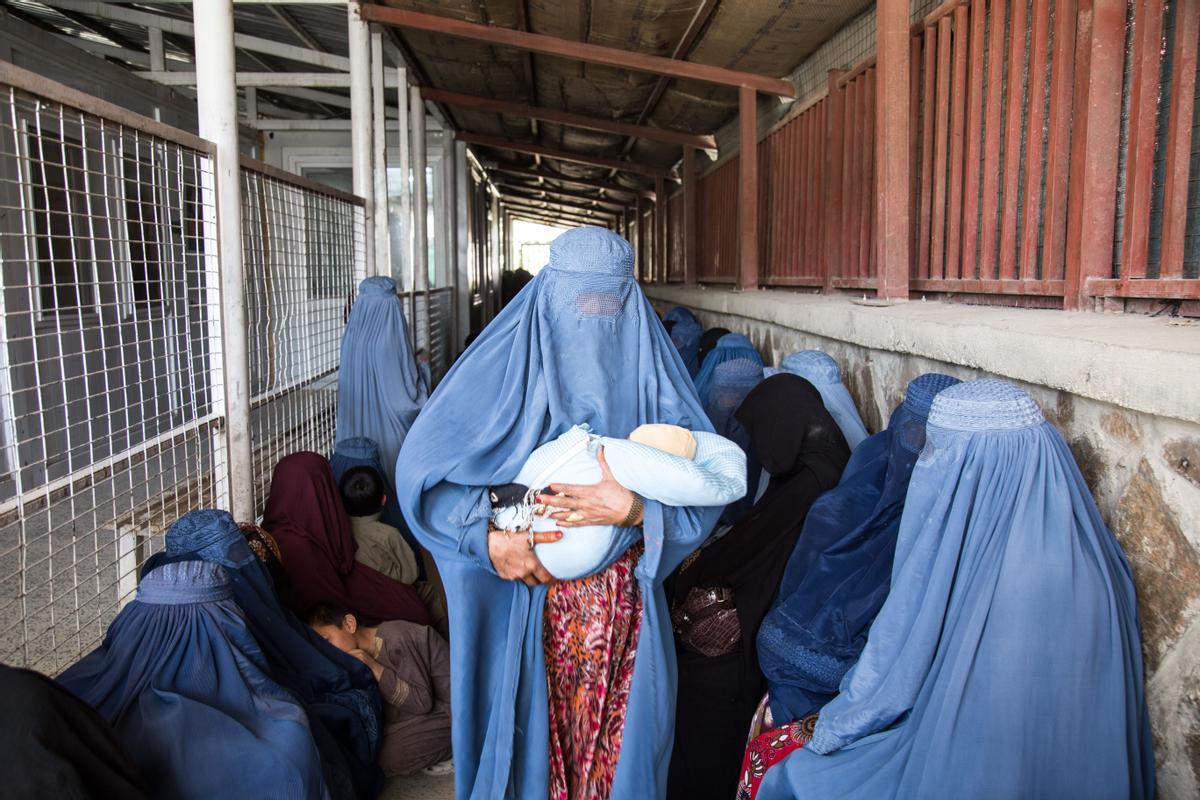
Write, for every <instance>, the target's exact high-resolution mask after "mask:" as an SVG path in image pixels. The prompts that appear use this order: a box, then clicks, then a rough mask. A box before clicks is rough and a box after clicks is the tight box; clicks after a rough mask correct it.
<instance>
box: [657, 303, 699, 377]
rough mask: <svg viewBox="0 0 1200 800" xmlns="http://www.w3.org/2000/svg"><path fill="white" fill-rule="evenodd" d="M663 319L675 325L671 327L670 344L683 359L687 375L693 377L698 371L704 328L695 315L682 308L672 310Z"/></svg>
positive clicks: (676, 307)
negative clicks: (672, 344)
mask: <svg viewBox="0 0 1200 800" xmlns="http://www.w3.org/2000/svg"><path fill="white" fill-rule="evenodd" d="M665 319H666V320H667V321H668V322H673V323H675V324H674V325H673V326H672V327H671V342H672V343H674V345H675V349H676V350H678V351H679V355H680V357H682V358H683V365H684V366H685V367H687V371H688V375H691V376H692V377H695V376H696V373H697V372H699V371H700V337H701V336H702V335H704V326H703V325H701V324H700V320H698V319H696V315H695V314H693V313H692V312H691V311H690V310H689V309H686V308H684V307H683V306H675V307H674V308H672V309H671V310H670V311H668V312H667V316H666V318H665Z"/></svg>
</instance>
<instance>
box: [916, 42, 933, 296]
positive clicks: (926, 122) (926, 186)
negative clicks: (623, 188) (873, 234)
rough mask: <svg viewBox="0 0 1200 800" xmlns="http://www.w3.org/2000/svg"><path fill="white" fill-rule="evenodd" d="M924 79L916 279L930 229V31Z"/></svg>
mask: <svg viewBox="0 0 1200 800" xmlns="http://www.w3.org/2000/svg"><path fill="white" fill-rule="evenodd" d="M924 40H925V77H924V80H923V84H924V85H923V88H922V92H921V103H922V114H921V119H922V124H921V190H920V191H921V195H920V201H921V232H920V234H919V237H918V245H917V270H916V272H917V275H919V276H921V277H923V278H928V277H930V276H931V273H930V269H929V235H930V231H931V230H932V229H933V218H932V216H931V214H932V211H933V134H934V124H933V118H934V117H933V115H934V111H935V110H936V108H937V95H936V92H937V88H936V86H937V83H936V81H937V39H936V38H935V32H934V30H933V28H926V29H925V35H924Z"/></svg>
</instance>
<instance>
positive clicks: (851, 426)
mask: <svg viewBox="0 0 1200 800" xmlns="http://www.w3.org/2000/svg"><path fill="white" fill-rule="evenodd" d="M779 369H781V370H783V371H785V372H791V373H792V374H794V375H799V376H800V377H801V378H804V379H805V380H807V381H808V382H809V383H811V384H812V385H813V386H815V387H817V391H818V392H820V393H821V399H822V400H824V401H825V408H826V410H828V411H829V413H830V415H832V416H833V418H834V419H835V420H837V424H838V427H839V428H841V429H842V435H843V436H845V437H846V444H848V445H850V449H851V451H853V450H854V449H855V448H856V447H858V445H859V443H860V442H862V440H863V439H866V438H867V436H869V435H870V434H868V433H867V426H866V425H864V424H863V421H862V417H861V416H859V414H858V408H857V407H856V406H855V405H854V398H853V397H851V396H850V392H849V391H848V390H847V389H846V385H845V384H844V383H842V368H841V367H840V366H838V362H837V361H835V360H834V359H833V358H832V357H831V356H830V355H829V354H827V353H823V352H821V351H820V350H799V351H797V352H795V353H791V354H789V355H787V356H784V358H783V361H782V362H780V364H779Z"/></svg>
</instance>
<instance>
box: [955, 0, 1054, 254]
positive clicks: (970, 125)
mask: <svg viewBox="0 0 1200 800" xmlns="http://www.w3.org/2000/svg"><path fill="white" fill-rule="evenodd" d="M986 14H987V5H986V3H985V0H972V2H971V34H970V37H971V40H970V41H971V44H970V49H971V66H970V79H969V86H968V89H967V132H966V138H967V154H966V160H967V163H966V173H965V177H964V179H963V234H962V261H961V264H960V268H959V270H958V272H957V273H956V274H955V275H954V277H956V278H962V277H968V278H974V277H975V247H976V245H977V244H979V227H978V226H979V149H980V147H981V145H982V144H983V34H984V27H985V24H986V22H987V17H986ZM1055 41H1059V40H1057V39H1056V40H1055ZM1065 49H1066V50H1068V51H1070V49H1071V48H1069V47H1068V48H1065Z"/></svg>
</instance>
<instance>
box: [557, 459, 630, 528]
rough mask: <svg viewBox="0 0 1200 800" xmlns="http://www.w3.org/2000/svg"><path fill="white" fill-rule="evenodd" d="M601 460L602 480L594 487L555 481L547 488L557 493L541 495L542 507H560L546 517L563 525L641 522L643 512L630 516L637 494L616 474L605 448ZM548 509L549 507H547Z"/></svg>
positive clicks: (599, 460)
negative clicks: (622, 483) (610, 465)
mask: <svg viewBox="0 0 1200 800" xmlns="http://www.w3.org/2000/svg"><path fill="white" fill-rule="evenodd" d="M596 460H597V461H598V462H599V463H600V474H601V477H600V482H599V483H596V484H593V485H591V486H580V485H577V484H572V483H555V484H551V485H550V486H549V487H547V489H548V491H550V492H553V493H554V494H540V495H538V498H537V501H538V503H539V504H541V505H543V506H552V507H553V508H555V509H559V510H556V511H554V512H553V513H550V514H548V515H546V514H545V513H544V512H543V515H544V516H549V517H550V518H551V519H553V520H555V521H557V522H558V524H559V526H560V527H563V528H577V527H580V526H582V525H626V526H634V525H641V524H642V515H641V514H639V515H638V516H637V518H636V519H635V520H634V521H632V522H630V521H628V517H629V515H630V509H632V508H633V504H634V494H633V492H631V491H629V490H628V489H626V488H625V487H624V486H622V485H621V484H620V483H618V482H617V479H616V478H615V477H613V474H612V470H611V469H609V468H608V462H607V461H606V460H605V458H604V448H603V447H602V448H600V452H599V453H598V454H597V455H596ZM547 510H548V509H547Z"/></svg>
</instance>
